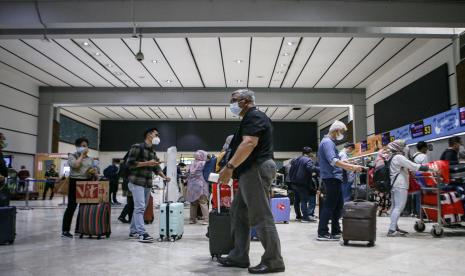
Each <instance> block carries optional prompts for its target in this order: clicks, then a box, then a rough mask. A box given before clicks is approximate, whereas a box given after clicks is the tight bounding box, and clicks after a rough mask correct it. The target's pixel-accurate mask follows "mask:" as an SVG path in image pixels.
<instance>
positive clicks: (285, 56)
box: [270, 37, 299, 88]
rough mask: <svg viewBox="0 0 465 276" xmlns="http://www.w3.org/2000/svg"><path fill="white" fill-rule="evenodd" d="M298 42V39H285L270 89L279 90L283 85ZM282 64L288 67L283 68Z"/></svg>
mask: <svg viewBox="0 0 465 276" xmlns="http://www.w3.org/2000/svg"><path fill="white" fill-rule="evenodd" d="M298 41H299V38H298V37H286V38H285V39H284V42H283V45H282V47H281V51H280V52H279V58H278V61H277V63H276V67H275V69H274V72H273V76H272V78H271V81H270V87H273V88H277V87H280V86H281V84H282V83H283V80H284V76H286V72H287V71H288V70H289V68H290V66H291V61H292V58H293V57H294V55H295V51H296V50H297V45H298ZM281 64H286V65H285V66H281Z"/></svg>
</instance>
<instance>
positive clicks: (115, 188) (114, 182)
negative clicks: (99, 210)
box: [110, 180, 118, 203]
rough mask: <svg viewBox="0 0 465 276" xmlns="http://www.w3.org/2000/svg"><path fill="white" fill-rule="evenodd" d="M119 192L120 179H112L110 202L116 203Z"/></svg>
mask: <svg viewBox="0 0 465 276" xmlns="http://www.w3.org/2000/svg"><path fill="white" fill-rule="evenodd" d="M117 193H118V180H110V202H112V201H113V203H116V202H117V201H118V200H116V194H117Z"/></svg>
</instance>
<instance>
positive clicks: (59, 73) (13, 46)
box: [0, 39, 90, 87]
mask: <svg viewBox="0 0 465 276" xmlns="http://www.w3.org/2000/svg"><path fill="white" fill-rule="evenodd" d="M0 46H2V47H4V48H5V49H8V50H9V51H10V52H12V53H14V54H16V55H18V56H20V57H21V58H23V59H25V60H27V61H28V62H30V63H32V64H34V65H36V66H37V67H39V68H41V69H42V70H44V71H46V72H48V73H49V74H52V75H53V76H55V77H56V78H58V79H60V80H61V81H62V82H65V83H67V84H69V85H70V86H83V87H85V86H90V85H89V84H88V83H86V82H85V81H83V80H81V79H80V78H78V77H76V76H75V75H73V74H72V73H70V72H68V71H66V70H64V69H63V67H61V66H60V65H58V64H56V63H55V62H53V61H51V60H50V59H48V58H46V57H45V56H43V55H41V54H40V53H39V52H37V51H36V50H34V49H32V48H31V47H30V46H28V45H26V44H25V43H23V42H21V41H20V40H12V39H4V40H0Z"/></svg>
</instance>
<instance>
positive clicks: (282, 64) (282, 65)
mask: <svg viewBox="0 0 465 276" xmlns="http://www.w3.org/2000/svg"><path fill="white" fill-rule="evenodd" d="M279 66H281V67H286V66H287V64H285V63H281V64H280V65H279Z"/></svg>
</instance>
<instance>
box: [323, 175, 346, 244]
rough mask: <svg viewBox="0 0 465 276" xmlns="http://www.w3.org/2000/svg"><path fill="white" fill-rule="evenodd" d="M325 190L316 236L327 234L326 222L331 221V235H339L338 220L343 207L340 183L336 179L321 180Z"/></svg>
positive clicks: (339, 226)
mask: <svg viewBox="0 0 465 276" xmlns="http://www.w3.org/2000/svg"><path fill="white" fill-rule="evenodd" d="M323 183H324V185H325V188H326V196H325V200H324V204H323V209H322V210H321V216H320V222H319V224H318V235H320V236H324V235H327V234H329V228H328V222H329V220H330V219H331V234H332V235H336V234H340V233H341V225H340V224H339V219H340V218H341V215H342V208H343V207H344V199H343V198H342V181H341V180H339V179H336V178H328V179H323Z"/></svg>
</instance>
